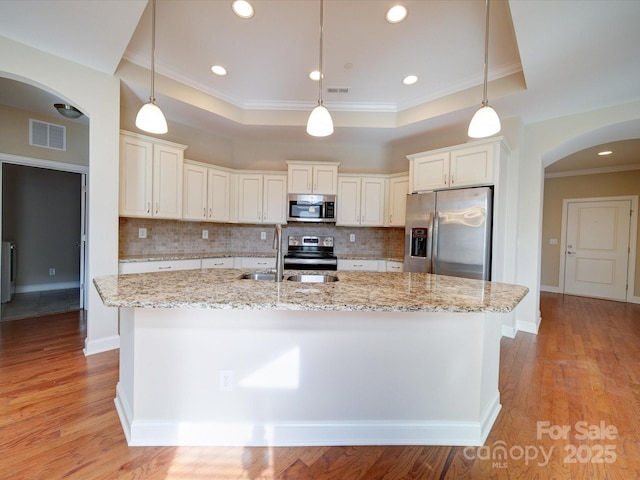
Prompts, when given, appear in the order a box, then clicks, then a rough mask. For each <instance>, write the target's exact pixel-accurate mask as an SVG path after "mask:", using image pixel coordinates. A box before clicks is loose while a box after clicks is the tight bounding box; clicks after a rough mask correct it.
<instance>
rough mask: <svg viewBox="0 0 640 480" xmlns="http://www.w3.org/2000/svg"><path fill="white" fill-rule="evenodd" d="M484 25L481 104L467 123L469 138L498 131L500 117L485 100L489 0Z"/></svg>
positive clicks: (487, 0) (487, 64) (488, 135)
mask: <svg viewBox="0 0 640 480" xmlns="http://www.w3.org/2000/svg"><path fill="white" fill-rule="evenodd" d="M486 4H487V6H486V17H487V18H486V27H485V36H484V93H483V96H482V106H481V107H480V108H479V109H478V111H477V112H476V113H475V115H474V116H473V118H472V119H471V123H469V131H468V135H469V136H470V137H471V138H485V137H490V136H491V135H495V134H496V133H498V132H499V131H500V128H501V127H500V118H499V117H498V114H497V113H496V111H495V110H494V109H493V108H492V107H491V106H490V105H489V100H487V76H488V70H489V0H486Z"/></svg>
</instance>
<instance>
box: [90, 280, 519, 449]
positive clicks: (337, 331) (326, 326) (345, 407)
mask: <svg viewBox="0 0 640 480" xmlns="http://www.w3.org/2000/svg"><path fill="white" fill-rule="evenodd" d="M242 273H243V271H240V270H235V269H203V270H189V271H174V272H162V273H148V274H133V275H119V276H109V277H100V278H97V279H95V280H94V283H95V285H96V287H97V289H98V291H99V293H100V296H101V298H102V300H103V302H104V303H105V305H107V306H111V307H118V308H119V309H120V337H121V340H120V380H119V383H118V386H117V389H116V390H117V391H116V399H115V402H116V407H117V410H118V414H119V416H120V419H121V422H122V426H123V429H124V432H125V435H126V437H127V440H128V442H129V444H130V445H273V446H287V445H371V444H376V445H380V444H387V445H391V444H421V445H481V444H482V443H483V442H484V440H485V439H486V436H487V435H488V433H489V431H490V429H491V426H492V425H493V423H494V421H495V419H496V417H497V415H498V412H499V410H500V394H499V391H498V370H499V354H500V337H501V333H500V332H501V319H500V315H501V314H502V313H506V312H509V311H511V310H512V309H513V308H515V306H516V305H517V304H518V303H519V301H520V300H521V299H522V298H523V297H524V296H525V295H526V293H527V289H526V288H525V287H520V286H515V285H506V284H500V283H492V282H483V281H479V280H467V279H460V278H453V277H445V276H437V275H429V274H422V273H373V272H371V273H368V272H367V273H363V272H342V271H340V272H332V273H334V274H335V275H337V276H338V278H339V280H338V281H337V282H329V283H299V282H293V281H288V280H285V281H283V282H280V283H278V282H273V281H260V280H247V279H240V277H241V274H242ZM294 273H296V272H289V271H287V272H285V277H288V276H289V275H293V274H294ZM325 273H326V272H325Z"/></svg>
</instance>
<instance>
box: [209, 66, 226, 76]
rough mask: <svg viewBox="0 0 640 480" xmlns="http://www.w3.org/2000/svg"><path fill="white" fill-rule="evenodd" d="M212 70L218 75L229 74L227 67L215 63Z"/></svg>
mask: <svg viewBox="0 0 640 480" xmlns="http://www.w3.org/2000/svg"><path fill="white" fill-rule="evenodd" d="M211 71H212V72H213V73H215V74H216V75H220V76H221V77H224V76H225V75H226V74H227V69H226V68H224V67H223V66H222V65H214V66H213V67H211Z"/></svg>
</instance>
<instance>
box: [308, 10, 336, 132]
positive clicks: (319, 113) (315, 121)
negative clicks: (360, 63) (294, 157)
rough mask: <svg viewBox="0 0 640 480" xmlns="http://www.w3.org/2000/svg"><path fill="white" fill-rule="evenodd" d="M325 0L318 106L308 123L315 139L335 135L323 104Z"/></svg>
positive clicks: (321, 13)
mask: <svg viewBox="0 0 640 480" xmlns="http://www.w3.org/2000/svg"><path fill="white" fill-rule="evenodd" d="M323 17H324V10H323V0H320V62H319V63H320V68H319V70H318V71H319V72H320V78H319V79H318V82H319V83H318V105H316V107H315V108H314V109H313V110H312V111H311V115H309V120H308V121H307V133H308V134H309V135H312V136H314V137H326V136H328V135H331V134H332V133H333V120H331V114H330V113H329V110H327V108H326V107H325V106H324V104H323V103H322V77H323V75H324V71H323V70H322V28H323Z"/></svg>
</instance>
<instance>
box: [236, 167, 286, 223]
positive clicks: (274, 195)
mask: <svg viewBox="0 0 640 480" xmlns="http://www.w3.org/2000/svg"><path fill="white" fill-rule="evenodd" d="M286 204H287V176H286V175H284V174H261V173H255V174H251V173H241V174H238V222H240V223H274V224H275V223H281V224H282V223H287V208H286V207H287V206H286Z"/></svg>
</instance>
